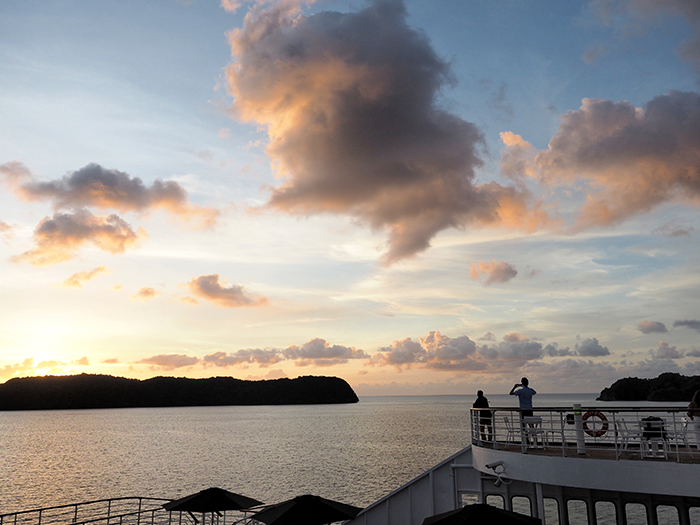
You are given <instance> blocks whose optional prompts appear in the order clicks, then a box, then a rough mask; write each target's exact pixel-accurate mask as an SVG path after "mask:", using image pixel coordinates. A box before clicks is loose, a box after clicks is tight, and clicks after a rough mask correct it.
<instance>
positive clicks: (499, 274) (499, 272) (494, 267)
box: [469, 259, 518, 286]
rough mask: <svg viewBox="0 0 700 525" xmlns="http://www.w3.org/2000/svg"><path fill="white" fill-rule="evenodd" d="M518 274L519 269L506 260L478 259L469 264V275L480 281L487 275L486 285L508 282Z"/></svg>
mask: <svg viewBox="0 0 700 525" xmlns="http://www.w3.org/2000/svg"><path fill="white" fill-rule="evenodd" d="M516 275H518V270H516V269H515V266H513V265H512V264H510V263H507V262H505V261H497V260H496V259H494V260H493V261H491V262H484V261H477V262H475V263H472V264H470V265H469V277H471V278H472V279H473V280H475V281H478V280H480V279H481V278H482V277H483V276H486V283H485V284H486V285H487V286H488V285H490V284H493V283H507V282H508V281H510V280H511V279H513V278H514V277H515V276H516Z"/></svg>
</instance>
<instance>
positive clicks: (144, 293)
mask: <svg viewBox="0 0 700 525" xmlns="http://www.w3.org/2000/svg"><path fill="white" fill-rule="evenodd" d="M158 295H163V294H162V293H161V292H159V291H157V290H156V289H155V288H149V287H147V286H144V287H143V288H141V289H139V291H138V292H136V293H135V294H134V295H132V296H131V298H132V299H137V300H139V301H148V300H150V299H153V298H154V297H157V296H158Z"/></svg>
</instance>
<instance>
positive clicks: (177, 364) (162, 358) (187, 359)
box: [136, 354, 199, 370]
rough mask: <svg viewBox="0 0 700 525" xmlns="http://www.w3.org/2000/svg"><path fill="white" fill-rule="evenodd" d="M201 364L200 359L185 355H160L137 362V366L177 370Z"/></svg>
mask: <svg viewBox="0 0 700 525" xmlns="http://www.w3.org/2000/svg"><path fill="white" fill-rule="evenodd" d="M197 363H199V358H197V357H193V356H188V355H184V354H160V355H154V356H153V357H147V358H145V359H141V360H140V361H136V364H144V365H150V367H151V368H152V369H155V368H161V369H163V370H175V369H176V368H185V367H188V366H193V365H196V364H197Z"/></svg>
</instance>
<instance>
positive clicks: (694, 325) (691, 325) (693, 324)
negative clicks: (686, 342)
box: [673, 319, 700, 332]
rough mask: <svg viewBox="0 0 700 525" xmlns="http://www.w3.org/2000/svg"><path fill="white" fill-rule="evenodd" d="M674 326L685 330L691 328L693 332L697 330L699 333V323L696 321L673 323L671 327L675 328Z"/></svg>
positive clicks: (684, 320) (685, 320)
mask: <svg viewBox="0 0 700 525" xmlns="http://www.w3.org/2000/svg"><path fill="white" fill-rule="evenodd" d="M676 326H685V327H686V328H692V329H693V330H697V331H698V332H700V321H698V320H697V319H692V320H688V319H683V320H682V321H673V327H674V328H675V327H676Z"/></svg>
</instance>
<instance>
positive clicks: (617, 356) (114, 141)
mask: <svg viewBox="0 0 700 525" xmlns="http://www.w3.org/2000/svg"><path fill="white" fill-rule="evenodd" d="M239 4H240V5H239ZM698 42H700V11H699V10H698V7H697V2H696V1H695V0H672V1H670V0H663V1H662V0H658V1H657V0H591V1H589V2H557V1H554V0H547V1H541V2H536V3H532V2H517V1H515V0H512V1H504V2H488V1H470V2H450V1H433V2H426V1H418V0H376V1H374V2H348V1H344V0H318V1H315V2H313V1H308V2H305V1H292V0H290V1H265V0H258V1H247V2H246V1H244V2H240V3H239V2H231V1H229V0H224V1H218V0H188V1H185V0H155V1H153V2H150V3H149V4H148V6H146V5H145V4H141V3H138V2H136V3H132V2H127V3H121V2H107V3H104V2H97V3H95V2H88V1H77V2H70V3H64V2H48V3H44V2H35V1H32V0H29V1H23V2H6V3H4V4H3V5H2V7H0V49H1V51H0V78H2V81H0V115H2V119H1V120H0V123H1V124H0V267H1V268H2V273H1V276H0V297H1V298H2V299H1V301H0V382H4V381H6V380H7V379H10V378H12V377H23V376H29V375H45V374H75V373H82V372H86V373H102V374H111V375H118V376H126V377H134V378H148V377H152V376H155V375H173V376H187V377H210V376H217V375H225V376H234V377H238V378H241V379H265V378H279V377H297V376H300V375H334V376H339V377H342V378H343V379H345V380H347V381H348V382H349V383H350V384H351V385H352V386H353V388H354V389H355V390H356V392H357V393H358V394H359V395H373V394H424V393H425V394H450V393H469V394H472V393H474V392H475V391H476V390H477V389H482V390H484V391H485V392H486V393H487V394H488V393H489V392H491V393H507V391H508V389H509V388H510V386H512V384H513V383H514V381H515V380H518V379H519V378H520V377H522V376H523V375H527V376H528V377H530V380H531V383H532V385H533V386H534V387H535V388H536V389H537V390H538V392H542V393H546V392H597V391H600V390H601V389H602V388H603V387H605V386H607V385H609V384H610V383H612V382H613V381H614V380H616V379H618V378H622V377H627V376H639V377H655V376H656V375H658V374H659V373H661V372H665V371H671V372H679V373H682V374H685V375H695V374H700V307H699V302H698V297H700V243H699V242H698V211H699V205H700V92H699V91H698V82H700V51H699V50H700V46H698V45H697V43H698Z"/></svg>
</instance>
